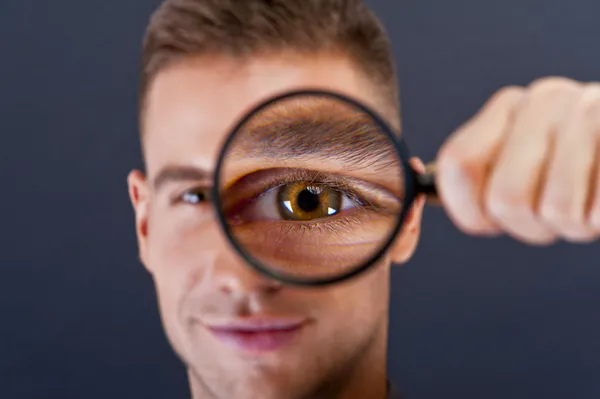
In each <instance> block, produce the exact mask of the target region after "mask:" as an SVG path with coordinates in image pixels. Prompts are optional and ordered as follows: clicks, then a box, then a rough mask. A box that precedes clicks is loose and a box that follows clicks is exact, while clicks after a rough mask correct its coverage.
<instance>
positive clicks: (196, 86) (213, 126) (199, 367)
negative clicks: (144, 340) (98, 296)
mask: <svg viewBox="0 0 600 399" xmlns="http://www.w3.org/2000/svg"><path fill="white" fill-rule="evenodd" d="M306 87H312V88H320V89H324V90H332V91H336V92H339V93H341V94H346V95H348V96H351V97H354V98H356V99H358V100H360V101H362V102H364V103H365V104H367V105H369V106H371V107H372V108H374V109H376V110H377V111H378V112H380V113H382V114H385V113H386V111H387V110H386V108H385V103H384V102H382V101H381V100H380V99H379V97H378V95H377V91H376V90H374V88H373V87H372V85H371V84H370V83H369V81H368V80H367V79H365V78H364V77H363V76H362V75H361V74H360V73H359V72H358V71H357V69H356V68H355V67H354V66H353V65H352V64H351V63H350V62H349V61H348V60H346V59H345V58H344V57H340V56H336V55H319V56H313V57H311V58H308V59H307V58H306V57H302V58H299V57H294V56H281V55H277V56H263V57H259V56H256V57H254V58H252V59H250V60H246V61H245V62H243V63H241V62H239V60H231V59H225V58H219V57H210V58H207V57H204V58H203V57H199V58H195V59H189V60H187V61H186V62H183V63H179V64H177V65H173V66H171V67H170V68H168V69H165V70H163V71H162V72H161V73H160V74H159V75H158V76H157V77H156V79H155V81H154V83H153V85H152V88H151V90H150V92H149V93H148V102H147V109H146V114H145V119H144V122H145V131H144V139H143V140H144V142H143V144H144V155H145V159H146V169H147V170H146V175H144V174H142V172H140V171H133V172H132V173H131V174H130V175H129V178H128V184H129V193H130V196H131V200H132V203H133V206H134V209H135V214H136V227H137V236H138V243H139V254H140V258H141V261H142V263H143V264H144V265H145V266H146V268H147V269H148V271H149V272H150V273H151V274H152V276H153V278H154V282H155V285H156V290H157V293H158V299H159V307H160V311H161V315H162V321H163V325H164V327H165V330H166V332H167V335H168V338H169V340H170V342H171V344H172V346H173V347H174V349H175V351H176V352H177V353H178V354H179V356H180V357H181V359H182V360H183V361H184V362H185V363H186V365H187V366H188V369H189V379H190V385H191V390H192V395H193V397H194V398H197V399H199V398H203V399H204V398H207V399H208V398H219V399H221V398H222V399H226V398H240V399H243V398H258V397H259V398H264V399H270V398H272V399H279V398H282V397H286V398H293V396H291V395H293V394H295V395H297V396H296V397H297V398H299V399H303V398H307V399H308V398H311V399H312V398H340V399H353V398H364V397H371V398H384V397H385V396H386V373H385V368H386V342H387V323H388V320H387V317H388V305H389V273H390V264H391V262H392V261H394V262H398V263H401V262H403V261H405V260H406V259H408V258H410V256H411V255H412V253H413V251H414V250H415V247H416V245H417V242H418V236H419V231H420V228H419V226H420V223H419V221H420V214H421V209H422V207H423V201H419V202H417V204H416V205H415V207H414V209H413V211H412V213H411V215H410V217H409V219H408V221H407V223H406V225H405V228H404V230H405V231H404V234H402V239H399V240H398V242H397V243H396V244H395V246H394V248H393V249H392V250H391V251H390V252H389V253H388V254H387V255H386V256H385V257H384V258H383V259H382V261H381V262H380V264H378V265H377V267H375V268H373V269H372V270H371V271H369V272H368V273H366V274H364V275H362V276H361V277H360V278H356V279H353V280H351V281H348V282H346V283H343V284H339V285H335V286H330V287H327V288H322V289H309V288H298V287H290V286H282V285H281V284H278V283H277V282H275V281H272V280H269V279H267V278H265V277H263V276H261V275H259V274H257V273H256V272H254V271H253V270H251V269H250V268H248V267H247V266H246V265H245V264H244V261H243V260H242V259H240V257H239V256H238V255H237V253H236V252H235V251H234V250H233V249H232V248H231V246H230V245H229V244H228V242H227V241H226V239H225V237H224V235H223V233H222V231H221V229H220V228H219V226H218V224H217V220H216V218H215V215H214V212H213V211H212V210H211V208H210V207H209V206H208V205H206V204H204V205H203V204H200V205H196V204H190V203H177V204H176V205H173V204H172V202H171V201H170V199H172V198H177V197H178V195H180V194H181V193H183V192H185V191H186V190H190V189H193V188H195V187H197V186H198V185H200V186H203V187H210V185H211V182H210V180H209V176H210V175H209V174H208V175H207V176H204V177H202V175H203V174H202V173H200V172H201V171H205V172H208V173H210V172H211V171H212V170H213V168H214V167H215V164H216V158H217V156H218V153H219V150H220V148H221V145H222V141H223V140H224V138H225V136H226V135H227V134H228V132H229V131H230V129H231V128H232V124H233V123H234V122H235V121H236V120H238V119H239V118H240V117H242V116H243V114H245V113H246V112H247V111H248V110H249V108H251V107H252V106H254V105H256V104H257V103H259V102H261V101H263V100H265V99H266V98H267V97H271V96H273V95H276V94H279V93H282V92H286V91H289V90H294V89H303V88H306ZM390 123H391V124H393V123H394V121H393V120H390ZM172 165H184V166H187V167H194V168H197V169H198V173H196V175H197V176H195V177H194V176H187V178H186V177H185V176H181V175H180V176H179V177H178V178H175V179H171V180H168V181H163V183H161V185H160V187H159V188H158V189H157V188H156V187H155V185H154V183H153V182H154V180H155V178H156V177H157V175H160V173H161V170H163V168H165V167H168V166H172ZM415 165H416V166H417V167H419V163H418V162H415ZM175 175H177V173H175ZM184 175H185V174H184ZM188 175H194V173H191V174H190V173H188ZM264 315H267V316H277V317H295V318H301V319H303V320H305V321H306V327H304V328H303V330H302V332H301V334H300V336H299V337H298V339H297V341H296V342H294V343H293V344H291V345H287V346H286V347H285V348H283V349H279V350H276V351H271V352H267V353H260V354H256V353H248V352H246V351H242V350H234V349H231V348H230V347H227V346H226V345H224V344H223V343H222V342H220V341H219V340H217V339H216V338H215V337H214V336H213V335H212V333H211V332H209V331H208V329H207V328H206V325H207V324H211V323H213V322H215V321H218V320H224V319H227V320H231V319H235V318H240V317H248V316H264ZM307 354H311V355H310V356H307Z"/></svg>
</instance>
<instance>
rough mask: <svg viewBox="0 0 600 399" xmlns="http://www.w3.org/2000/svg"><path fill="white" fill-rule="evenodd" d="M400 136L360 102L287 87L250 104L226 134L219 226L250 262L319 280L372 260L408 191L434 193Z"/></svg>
mask: <svg viewBox="0 0 600 399" xmlns="http://www.w3.org/2000/svg"><path fill="white" fill-rule="evenodd" d="M409 159H410V154H409V151H408V148H407V147H406V144H405V142H404V140H402V139H401V138H399V136H398V134H396V133H394V131H393V130H392V129H391V128H390V127H389V126H388V124H387V123H386V122H385V121H384V120H383V119H382V118H381V117H380V116H379V115H378V114H377V113H375V112H374V111H372V110H370V109H369V108H368V107H366V106H365V105H363V104H361V103H360V102H358V101H356V100H354V99H351V98H349V97H346V96H344V95H340V94H337V93H332V92H327V91H294V92H289V93H286V94H283V95H279V96H277V97H274V98H271V99H269V100H267V101H265V102H263V103H261V104H260V105H258V106H257V107H255V108H253V109H252V110H251V111H250V112H249V113H248V114H247V115H246V116H245V117H244V118H242V120H241V121H240V122H239V123H238V124H237V125H236V126H235V128H234V129H233V130H232V131H231V133H230V134H229V136H228V137H227V139H226V141H225V143H224V145H223V148H222V150H221V153H220V155H219V158H218V162H217V167H216V170H215V176H214V189H213V193H212V195H213V200H214V202H215V205H216V209H217V215H218V219H219V222H220V224H221V227H222V228H223V230H224V231H225V233H226V235H227V237H228V239H229V240H230V242H231V244H232V245H233V247H234V248H235V250H236V251H237V252H238V253H239V254H240V255H241V257H242V258H244V259H245V261H246V262H247V263H248V264H249V265H250V266H251V267H253V268H254V269H256V270H257V271H259V272H260V273H262V274H264V275H267V276H269V277H271V278H274V279H276V280H279V281H281V282H283V283H286V284H292V285H302V286H322V285H326V284H333V283H338V282H341V281H344V280H347V279H349V278H352V277H354V276H356V275H358V274H360V273H362V272H364V271H366V270H368V269H369V268H370V267H372V266H374V265H376V264H377V262H378V261H380V260H381V259H382V258H383V256H384V255H385V254H386V251H387V250H388V249H389V248H390V246H391V245H392V243H393V242H394V240H395V238H396V236H397V235H398V234H399V232H400V231H401V229H402V226H403V223H404V221H405V219H406V217H407V214H408V212H409V211H410V208H411V206H412V204H413V202H414V201H415V199H416V198H417V197H418V196H419V195H421V194H426V195H427V196H428V198H431V199H433V200H435V198H436V189H435V184H434V167H433V166H430V167H429V170H428V172H426V173H418V172H416V171H415V170H414V169H413V167H412V166H411V165H410V163H409Z"/></svg>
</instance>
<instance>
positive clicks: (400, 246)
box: [390, 158, 426, 264]
mask: <svg viewBox="0 0 600 399" xmlns="http://www.w3.org/2000/svg"><path fill="white" fill-rule="evenodd" d="M410 164H411V165H412V167H413V168H414V169H415V171H416V172H417V173H423V172H425V165H424V164H423V162H422V161H421V160H420V159H419V158H412V159H411V160H410ZM425 199H426V198H425V196H420V197H418V198H417V199H416V200H415V201H414V202H413V204H412V207H411V209H410V211H409V212H408V214H407V215H406V220H405V221H404V225H403V226H402V230H401V232H400V234H398V237H397V238H396V241H395V243H394V244H393V246H392V249H391V250H390V259H391V261H392V263H396V264H402V263H406V262H407V261H408V260H409V259H410V258H411V257H412V256H413V254H414V253H415V250H416V249H417V246H418V244H419V238H420V237H421V221H422V218H423V208H424V206H425Z"/></svg>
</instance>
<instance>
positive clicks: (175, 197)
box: [169, 184, 213, 205]
mask: <svg viewBox="0 0 600 399" xmlns="http://www.w3.org/2000/svg"><path fill="white" fill-rule="evenodd" d="M190 193H194V194H200V193H202V194H204V197H205V199H204V200H202V201H200V202H199V203H198V204H190V203H189V202H186V201H184V197H185V196H186V195H187V194H190ZM212 194H213V192H212V187H211V186H209V185H206V184H197V185H195V186H192V187H186V188H185V189H179V190H176V191H173V193H172V194H171V196H170V201H169V202H171V204H178V203H184V204H190V205H200V204H206V203H210V202H211V201H212Z"/></svg>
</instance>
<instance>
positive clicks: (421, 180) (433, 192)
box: [417, 162, 442, 206]
mask: <svg viewBox="0 0 600 399" xmlns="http://www.w3.org/2000/svg"><path fill="white" fill-rule="evenodd" d="M435 173H436V165H435V163H433V162H432V163H429V164H427V165H426V166H425V172H424V173H421V174H418V175H417V193H418V194H425V195H426V196H427V204H429V205H435V206H439V205H441V204H442V202H441V201H440V198H439V196H438V193H437V187H436V185H435Z"/></svg>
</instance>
